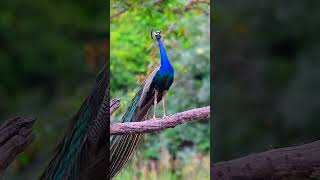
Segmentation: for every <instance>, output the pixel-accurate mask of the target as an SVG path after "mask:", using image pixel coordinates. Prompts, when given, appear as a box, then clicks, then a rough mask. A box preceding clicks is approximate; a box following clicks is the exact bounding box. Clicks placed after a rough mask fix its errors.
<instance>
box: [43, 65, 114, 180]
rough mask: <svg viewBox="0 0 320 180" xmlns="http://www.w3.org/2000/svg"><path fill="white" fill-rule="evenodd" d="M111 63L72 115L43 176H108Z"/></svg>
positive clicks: (48, 179) (86, 179) (68, 179)
mask: <svg viewBox="0 0 320 180" xmlns="http://www.w3.org/2000/svg"><path fill="white" fill-rule="evenodd" d="M108 66H109V65H108V63H107V64H106V65H105V66H104V67H103V69H102V70H101V71H100V72H99V73H98V75H97V77H96V84H95V86H94V88H93V90H92V93H91V95H90V96H88V97H87V98H86V100H85V101H84V103H83V104H82V106H81V108H80V110H79V111H78V112H77V114H76V115H75V116H74V117H73V118H72V123H71V126H70V127H69V129H68V130H67V132H66V134H65V136H64V137H63V139H62V140H61V141H60V143H59V144H58V146H57V148H56V150H55V153H54V155H53V157H52V159H51V161H50V163H49V164H48V165H47V167H46V168H45V170H44V172H43V174H42V175H41V177H40V179H41V180H62V179H63V180H78V179H80V180H82V179H83V180H90V179H92V180H96V179H106V177H108V164H109V163H108V161H109V150H110V149H109V141H110V139H109V117H110V111H109V108H110V106H112V104H113V103H117V101H118V100H116V101H111V102H109V77H110V74H109V67H108Z"/></svg>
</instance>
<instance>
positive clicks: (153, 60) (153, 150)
mask: <svg viewBox="0 0 320 180" xmlns="http://www.w3.org/2000/svg"><path fill="white" fill-rule="evenodd" d="M112 4H114V6H111V17H112V15H114V14H118V12H122V13H121V14H120V15H118V16H114V18H112V19H111V29H110V34H111V46H110V55H111V65H110V68H111V74H112V77H111V95H112V96H113V97H115V98H121V99H122V103H121V108H120V109H119V111H118V112H117V113H116V115H115V116H114V117H113V119H114V120H116V119H120V118H121V115H123V113H124V111H125V110H126V107H127V105H128V103H129V102H130V100H131V99H132V97H133V96H134V95H135V93H136V92H137V88H138V86H139V85H140V83H141V81H142V80H143V77H146V76H147V75H148V73H150V71H151V70H152V68H153V67H154V66H155V65H157V64H159V61H160V57H159V50H158V47H157V44H156V42H155V40H154V39H153V40H152V39H151V37H150V31H151V29H153V30H162V34H163V39H164V40H163V41H164V45H165V47H166V50H167V53H168V56H169V59H170V61H171V64H172V65H173V67H174V69H175V79H174V82H173V85H172V86H171V88H170V90H169V92H168V95H167V98H166V110H167V114H172V113H177V112H180V111H184V110H188V109H192V108H196V107H202V106H207V105H209V97H210V67H209V64H210V41H209V16H208V11H209V6H208V4H206V3H196V4H195V5H194V8H193V9H190V10H186V9H185V8H184V5H185V4H186V2H185V1H161V2H160V3H159V4H155V3H154V1H143V2H142V1H141V2H138V1H132V2H131V1H125V3H124V2H122V1H120V2H119V1H117V2H116V1H112ZM126 7H129V8H128V9H126ZM123 9H126V10H125V11H122V10H123ZM169 29H170V32H168V33H166V32H167V31H168V30H169ZM141 77H142V78H141ZM152 112H153V109H151V110H150V111H149V115H150V114H153V113H152ZM157 116H158V117H161V116H162V106H161V104H159V105H158V106H157ZM209 137H210V128H209V121H205V122H201V123H200V122H196V123H189V124H186V125H181V126H178V127H176V128H174V129H167V130H165V131H162V132H160V133H152V134H147V135H145V138H144V140H143V142H142V143H141V146H140V147H139V150H138V151H139V153H138V154H137V158H139V159H140V160H142V159H145V160H149V159H156V160H160V159H161V158H162V155H161V152H162V150H163V149H166V150H168V151H169V153H170V156H172V157H175V158H177V159H179V161H181V162H183V164H186V165H187V164H190V163H191V161H190V160H191V157H193V155H194V154H197V153H203V154H206V155H207V156H208V155H209V147H210V144H209V143H210V140H209ZM131 170H132V169H131ZM131 170H130V169H129V170H126V171H129V172H130V171H131ZM126 171H125V172H126ZM132 171H134V170H132ZM207 173H209V172H207ZM176 176H177V174H173V176H172V179H176V178H177V177H176ZM121 177H123V179H126V178H125V177H127V175H125V174H123V176H121ZM174 177H176V178H174ZM180 178H181V177H180ZM180 178H178V179H180ZM119 179H122V178H119Z"/></svg>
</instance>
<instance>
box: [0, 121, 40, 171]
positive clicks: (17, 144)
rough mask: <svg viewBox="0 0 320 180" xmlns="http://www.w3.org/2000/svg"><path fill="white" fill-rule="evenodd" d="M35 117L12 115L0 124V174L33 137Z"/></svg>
mask: <svg viewBox="0 0 320 180" xmlns="http://www.w3.org/2000/svg"><path fill="white" fill-rule="evenodd" d="M34 122H35V119H31V118H22V117H19V116H18V117H14V118H11V119H9V120H7V121H5V122H3V123H2V124H1V125H0V174H2V173H3V171H4V170H5V169H6V168H7V167H8V166H9V165H10V163H11V162H12V161H13V160H14V159H15V158H16V156H17V155H18V154H19V153H21V152H22V151H23V150H24V149H25V148H26V147H27V146H28V145H29V144H30V143H31V142H32V140H33V139H34V134H33V133H32V125H33V123H34Z"/></svg>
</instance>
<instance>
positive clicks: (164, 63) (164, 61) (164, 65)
mask: <svg viewBox="0 0 320 180" xmlns="http://www.w3.org/2000/svg"><path fill="white" fill-rule="evenodd" d="M157 41H158V45H159V49H160V59H161V66H160V69H162V70H171V69H172V66H171V64H170V61H169V58H168V56H167V53H166V50H165V48H164V47H163V44H162V42H161V40H160V38H159V39H157Z"/></svg>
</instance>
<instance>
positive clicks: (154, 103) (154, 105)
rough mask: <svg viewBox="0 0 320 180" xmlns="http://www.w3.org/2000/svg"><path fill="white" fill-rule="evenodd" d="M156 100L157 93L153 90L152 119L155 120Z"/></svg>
mask: <svg viewBox="0 0 320 180" xmlns="http://www.w3.org/2000/svg"><path fill="white" fill-rule="evenodd" d="M157 99H158V91H157V90H155V93H154V100H153V119H155V118H156V109H157Z"/></svg>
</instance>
